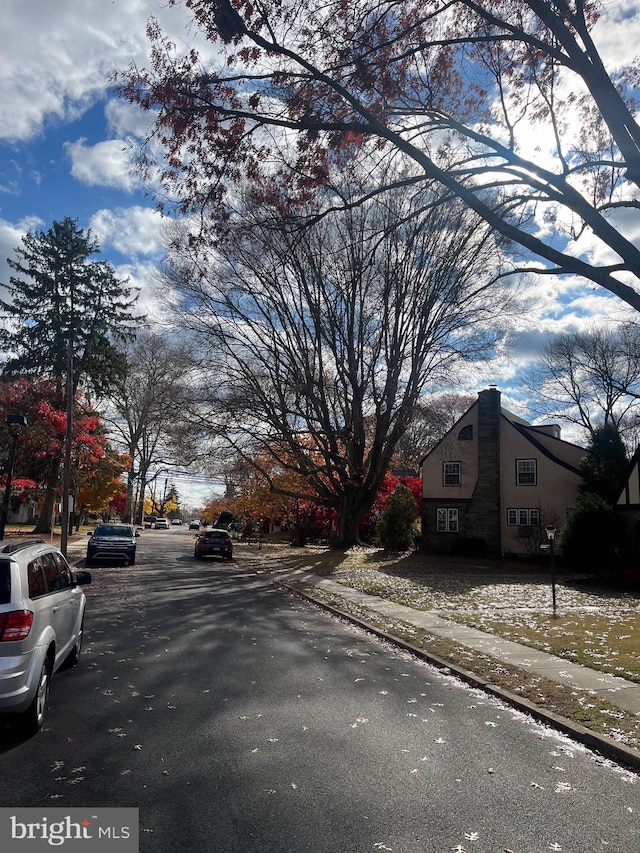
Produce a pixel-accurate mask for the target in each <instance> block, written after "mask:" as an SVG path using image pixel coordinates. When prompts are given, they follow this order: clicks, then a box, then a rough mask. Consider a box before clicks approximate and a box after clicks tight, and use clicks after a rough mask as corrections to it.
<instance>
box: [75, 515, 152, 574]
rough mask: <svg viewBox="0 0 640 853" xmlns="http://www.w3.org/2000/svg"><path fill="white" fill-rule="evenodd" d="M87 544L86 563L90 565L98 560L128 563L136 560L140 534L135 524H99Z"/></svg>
mask: <svg viewBox="0 0 640 853" xmlns="http://www.w3.org/2000/svg"><path fill="white" fill-rule="evenodd" d="M89 535H90V536H91V538H90V539H89V542H88V544H87V557H86V560H85V563H86V564H87V566H90V565H91V564H92V563H95V562H96V561H98V560H108V561H109V562H111V563H112V562H122V563H125V564H126V563H128V564H129V565H130V566H133V565H135V562H136V545H137V540H138V537H139V536H140V534H139V533H138V532H137V530H136V529H135V527H134V526H133V524H99V525H98V526H97V527H96V529H95V530H94V531H93V533H90V534H89Z"/></svg>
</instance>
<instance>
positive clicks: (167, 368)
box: [103, 331, 195, 520]
mask: <svg viewBox="0 0 640 853" xmlns="http://www.w3.org/2000/svg"><path fill="white" fill-rule="evenodd" d="M125 365H126V367H125V370H124V372H123V374H122V377H121V379H120V380H119V381H118V382H117V384H116V385H115V387H114V389H113V390H112V391H111V393H110V395H109V397H108V398H106V399H105V400H104V401H103V408H104V409H105V423H106V424H107V425H108V428H109V430H110V433H111V435H112V440H113V442H114V443H115V444H116V445H117V446H118V447H119V448H120V449H121V450H122V451H123V452H125V453H127V454H128V456H129V460H130V461H129V470H128V472H127V503H126V508H125V517H126V518H132V517H133V513H134V506H133V504H134V491H135V488H136V480H137V483H138V490H139V492H140V495H141V496H144V492H145V488H146V486H148V485H149V484H150V483H151V482H153V481H154V480H155V478H157V477H158V476H160V475H162V474H166V473H167V472H168V471H169V470H173V471H175V470H177V468H184V467H187V466H188V463H189V461H191V460H192V459H193V458H194V457H195V450H194V445H195V437H194V435H193V429H192V422H191V420H190V418H189V416H188V412H189V410H190V408H191V390H190V387H191V383H190V381H189V369H190V365H191V362H190V360H189V358H188V356H187V350H186V348H185V347H184V346H181V345H179V344H177V343H175V342H172V341H171V340H170V339H167V337H166V336H163V335H162V334H160V333H157V332H150V331H143V332H141V333H140V334H139V335H138V337H137V338H136V340H135V342H134V343H133V344H131V345H130V346H129V347H128V348H127V350H126V352H125ZM141 506H142V502H141V503H140V507H141ZM138 520H140V519H138Z"/></svg>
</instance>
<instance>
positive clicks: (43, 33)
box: [0, 0, 640, 417]
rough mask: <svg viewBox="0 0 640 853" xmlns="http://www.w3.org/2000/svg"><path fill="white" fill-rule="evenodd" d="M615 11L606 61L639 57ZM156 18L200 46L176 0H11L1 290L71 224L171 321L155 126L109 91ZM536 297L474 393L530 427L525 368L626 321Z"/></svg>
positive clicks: (3, 84) (604, 309)
mask: <svg viewBox="0 0 640 853" xmlns="http://www.w3.org/2000/svg"><path fill="white" fill-rule="evenodd" d="M614 5H617V6H618V7H619V8H620V9H621V10H622V11H625V13H626V18H627V20H626V21H625V20H623V19H624V17H625V15H622V14H621V15H620V16H619V21H618V23H617V24H616V25H615V26H612V25H610V24H608V25H607V27H606V28H601V29H600V31H599V32H597V33H596V34H597V36H598V38H599V41H598V44H599V45H600V49H601V53H602V56H603V58H604V59H605V62H607V61H608V60H611V62H618V61H619V60H620V59H621V58H622V57H623V54H624V52H625V50H628V51H629V52H630V53H635V52H636V51H637V50H638V47H637V45H638V39H637V38H630V33H633V32H634V28H635V27H637V32H638V33H640V12H639V7H640V3H638V2H632V0H618V2H617V3H616V4H614ZM152 16H153V17H156V18H158V20H159V21H160V24H161V26H162V28H163V30H164V31H165V33H167V34H168V35H169V36H170V37H171V38H172V39H173V40H174V41H175V42H176V43H177V44H178V45H184V46H187V45H189V44H191V43H196V46H198V47H200V48H202V46H203V37H202V36H201V35H200V34H198V33H197V31H195V30H194V29H193V28H192V27H190V25H189V16H188V12H187V10H186V9H184V7H183V6H181V5H179V6H177V7H173V8H169V7H168V5H167V2H166V0H2V16H1V18H0V35H1V37H2V41H1V43H2V45H3V49H2V54H1V55H0V95H1V97H0V282H2V281H6V280H7V279H8V268H7V266H6V258H7V257H9V256H12V255H13V250H14V248H15V247H16V246H18V245H19V243H20V239H21V236H22V235H23V234H24V233H25V232H26V231H27V230H32V229H40V228H42V229H46V228H48V227H49V226H50V225H51V223H52V221H53V220H55V219H62V218H63V217H65V216H71V217H73V218H77V219H78V221H79V224H80V226H81V227H83V228H91V229H92V231H93V233H94V235H95V236H96V237H97V239H98V241H99V243H100V244H101V246H102V250H103V256H104V257H105V258H106V259H107V260H108V261H109V262H110V263H111V264H112V265H113V266H114V268H115V270H116V273H117V274H118V275H120V276H122V277H124V276H128V277H129V279H130V282H131V284H133V285H135V286H137V287H139V288H140V289H141V297H140V304H141V308H142V310H144V311H145V312H147V313H148V314H149V315H150V316H151V317H156V318H157V319H159V320H161V319H162V317H161V315H162V299H157V298H156V297H155V294H154V289H153V270H154V266H155V265H156V264H157V263H158V262H159V261H160V260H161V258H162V255H163V251H162V220H161V217H160V216H159V214H158V213H157V211H156V210H155V207H154V201H153V199H152V198H151V197H150V196H149V195H147V194H146V193H145V191H144V188H143V187H142V186H141V185H140V183H139V179H138V177H137V175H136V174H135V170H134V168H133V150H134V149H135V145H136V144H137V142H138V141H139V140H140V139H141V138H142V137H143V135H144V131H145V128H146V126H147V123H148V121H149V117H148V116H144V115H141V114H140V113H139V112H137V111H136V110H135V109H133V108H132V107H131V106H130V105H128V104H126V103H124V102H123V101H120V100H118V99H117V98H116V97H115V95H114V93H113V91H112V90H111V89H110V78H111V75H112V74H113V72H114V69H116V68H120V69H122V68H125V67H126V66H127V65H129V63H130V62H132V61H135V62H136V63H137V64H138V65H141V66H144V65H146V64H147V62H148V50H149V45H148V42H147V39H146V33H145V27H146V23H147V21H148V19H149V18H150V17H152ZM132 145H133V149H132V147H131V146H132ZM532 293H533V295H534V296H535V308H533V309H532V310H530V311H529V312H527V313H526V314H525V315H523V316H522V317H521V319H520V328H519V330H518V334H517V336H516V346H515V349H513V350H511V351H509V352H504V353H501V354H499V355H498V357H497V358H496V359H495V360H494V361H492V363H491V364H490V365H486V366H482V367H478V369H477V371H475V372H474V373H472V374H470V378H469V387H468V388H465V389H464V390H465V391H470V392H475V391H478V390H480V389H481V388H483V387H485V386H486V385H487V384H489V383H495V384H497V385H498V387H500V388H501V389H502V391H503V399H504V401H505V403H506V404H507V405H508V406H509V408H512V409H513V410H514V411H515V412H516V413H517V414H520V415H522V416H524V417H527V410H526V400H523V399H521V398H520V397H519V394H518V386H517V374H518V370H519V368H520V367H522V366H523V365H524V364H526V362H527V361H528V360H529V359H530V358H531V356H532V354H535V351H536V349H537V347H538V346H539V345H540V342H541V341H542V340H543V338H544V336H545V334H547V333H548V332H553V331H559V330H561V329H565V328H569V327H572V326H573V327H580V326H583V325H585V324H588V323H590V322H593V321H599V320H601V319H607V318H615V319H620V318H622V317H624V316H625V309H624V306H622V305H621V304H620V303H619V301H618V300H615V299H613V298H610V297H608V296H607V295H606V294H605V292H604V291H601V290H597V289H595V288H593V287H592V286H585V285H584V284H583V283H579V282H575V281H571V280H565V281H564V282H562V283H561V284H559V283H558V282H555V281H550V280H549V279H545V280H541V281H539V282H537V283H535V285H534V286H533V287H532ZM627 316H628V315H627Z"/></svg>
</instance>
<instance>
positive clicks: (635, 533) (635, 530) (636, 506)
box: [615, 447, 640, 559]
mask: <svg viewBox="0 0 640 853" xmlns="http://www.w3.org/2000/svg"><path fill="white" fill-rule="evenodd" d="M615 509H616V512H617V513H618V515H619V517H620V518H621V519H622V521H623V522H624V528H625V534H626V538H625V545H626V546H627V548H628V549H629V550H630V551H631V553H632V554H633V555H634V556H635V557H636V559H639V558H640V447H639V448H638V449H637V450H636V452H635V453H634V454H633V457H632V459H631V461H630V462H629V467H628V468H627V474H626V477H625V481H624V485H623V487H622V489H621V492H620V496H619V498H618V500H617V502H616V506H615Z"/></svg>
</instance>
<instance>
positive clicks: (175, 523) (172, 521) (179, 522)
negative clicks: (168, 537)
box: [171, 518, 182, 526]
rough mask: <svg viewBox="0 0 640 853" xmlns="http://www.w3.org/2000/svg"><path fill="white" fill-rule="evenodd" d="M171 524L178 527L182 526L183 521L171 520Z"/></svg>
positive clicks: (178, 519)
mask: <svg viewBox="0 0 640 853" xmlns="http://www.w3.org/2000/svg"><path fill="white" fill-rule="evenodd" d="M171 524H174V525H176V526H177V525H180V524H182V519H181V518H172V519H171Z"/></svg>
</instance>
